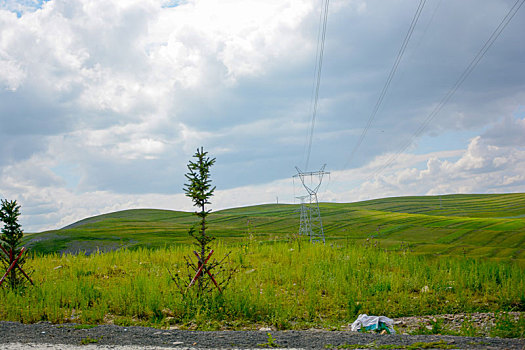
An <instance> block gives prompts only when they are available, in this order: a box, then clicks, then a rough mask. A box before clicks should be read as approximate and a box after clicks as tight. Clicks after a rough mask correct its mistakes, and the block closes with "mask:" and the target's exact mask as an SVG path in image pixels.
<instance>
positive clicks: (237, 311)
mask: <svg viewBox="0 0 525 350" xmlns="http://www.w3.org/2000/svg"><path fill="white" fill-rule="evenodd" d="M190 249H191V248H188V247H187V246H186V247H184V246H174V247H170V248H163V249H158V250H149V249H145V248H139V249H136V250H121V251H116V252H108V253H103V254H102V253H100V254H93V255H90V256H85V255H76V256H73V255H63V256H59V255H46V256H42V257H34V258H33V259H31V260H30V261H29V262H28V265H29V266H31V267H32V268H33V270H34V275H33V276H34V280H35V282H36V283H35V284H36V286H35V287H28V288H26V289H25V290H22V291H17V292H13V291H11V290H9V289H1V290H0V300H1V303H0V319H2V320H12V321H21V322H25V323H33V322H38V321H51V322H53V323H63V322H77V323H86V324H99V323H107V322H113V323H116V324H121V325H132V324H137V325H152V326H168V325H175V324H176V325H179V326H180V327H183V328H184V327H191V328H201V329H216V328H219V327H226V328H228V327H229V328H242V327H243V326H247V327H254V325H257V324H266V325H272V326H275V327H277V328H279V329H285V328H304V327H311V326H318V327H332V326H334V327H338V326H339V325H342V324H345V323H348V322H351V321H353V320H354V319H355V317H356V316H357V314H358V313H368V314H376V315H387V316H389V317H400V316H412V315H424V314H436V313H457V312H475V311H525V273H524V269H523V268H522V267H520V266H519V265H517V264H512V263H501V262H500V263H496V262H491V261H482V260H474V259H468V258H446V259H445V258H437V257H434V258H430V257H424V256H420V255H411V254H403V253H396V252H385V251H384V250H380V249H377V248H374V247H363V246H361V245H348V246H343V245H334V246H330V245H326V246H324V245H310V244H302V245H301V247H300V249H299V246H298V245H296V244H291V243H278V242H277V243H275V242H255V241H250V242H246V243H245V244H242V245H234V246H225V245H221V244H219V246H218V247H217V249H216V251H217V253H216V254H218V255H224V254H225V253H226V252H227V251H232V253H231V259H232V263H233V264H235V265H236V266H238V267H239V270H238V272H237V274H236V275H235V277H234V279H233V281H232V283H231V285H230V286H229V288H228V289H227V290H226V291H225V293H224V294H222V295H220V294H214V295H211V296H207V297H201V298H200V299H199V298H198V297H196V296H195V295H192V294H191V293H189V294H187V295H186V296H182V295H181V294H180V293H179V292H178V291H177V288H176V286H175V285H174V284H173V282H172V281H171V279H170V276H169V273H168V269H170V270H171V271H172V272H176V271H178V270H181V269H182V268H183V266H184V264H183V255H185V254H188V253H189V250H190Z"/></svg>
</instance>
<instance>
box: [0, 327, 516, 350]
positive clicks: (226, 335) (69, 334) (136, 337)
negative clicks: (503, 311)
mask: <svg viewBox="0 0 525 350" xmlns="http://www.w3.org/2000/svg"><path fill="white" fill-rule="evenodd" d="M268 333H269V332H267V331H210V332H203V331H182V330H160V329H156V328H147V327H120V326H115V325H101V326H96V327H93V328H89V329H85V328H84V329H83V328H82V327H78V326H77V325H75V324H63V325H53V324H50V323H37V324H32V325H27V324H21V323H17V322H4V321H2V322H0V349H7V348H8V345H15V344H27V345H28V347H26V348H30V347H32V345H30V344H35V346H37V347H38V344H40V345H42V346H41V347H43V348H46V347H47V346H46V345H45V344H69V345H76V346H80V345H84V344H85V345H86V346H87V347H86V349H89V348H91V347H92V345H97V346H99V345H100V346H106V348H111V347H115V346H119V347H120V346H135V347H137V348H141V347H148V346H149V347H161V348H183V349H184V348H185V349H187V348H199V349H233V348H244V349H246V348H248V349H257V348H264V347H271V346H274V347H278V348H300V349H327V348H337V347H339V348H345V347H347V348H357V345H358V344H359V345H361V346H363V348H372V349H373V348H380V347H381V346H387V345H388V346H389V347H388V348H390V349H396V348H399V349H406V348H407V347H408V346H411V345H412V346H413V345H414V344H415V343H421V344H422V345H421V347H424V346H430V348H432V344H434V345H435V348H445V346H446V348H455V349H520V350H521V349H525V339H500V338H482V337H455V336H440V335H401V334H392V335H389V334H385V335H379V334H363V333H355V332H349V331H323V330H306V331H271V332H270V333H271V337H272V339H273V340H271V339H270V338H269V336H268ZM88 345H89V346H88ZM9 348H10V349H14V348H13V347H9ZM58 348H67V347H58ZM383 348H385V347H383ZM416 348H417V345H416Z"/></svg>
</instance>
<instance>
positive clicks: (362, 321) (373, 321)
mask: <svg viewBox="0 0 525 350" xmlns="http://www.w3.org/2000/svg"><path fill="white" fill-rule="evenodd" d="M381 324H383V325H384V327H381ZM361 328H364V329H365V330H367V331H368V330H376V329H377V330H381V329H382V328H383V329H384V328H388V331H389V333H391V334H394V333H395V332H396V331H395V330H394V320H392V319H391V318H388V317H386V316H368V315H366V314H361V315H359V317H358V318H357V320H355V321H354V323H352V327H351V329H352V331H353V332H357V331H359V330H360V329H361Z"/></svg>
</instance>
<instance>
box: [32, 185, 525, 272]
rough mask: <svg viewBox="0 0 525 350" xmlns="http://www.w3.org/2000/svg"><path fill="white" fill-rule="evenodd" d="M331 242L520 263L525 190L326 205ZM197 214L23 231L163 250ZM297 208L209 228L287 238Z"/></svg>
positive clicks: (71, 246)
mask: <svg viewBox="0 0 525 350" xmlns="http://www.w3.org/2000/svg"><path fill="white" fill-rule="evenodd" d="M320 206H321V214H322V219H323V224H324V228H325V235H326V237H327V241H328V242H329V243H334V242H350V241H353V242H355V243H361V242H364V241H365V240H366V239H367V238H374V239H375V240H377V241H379V243H380V245H381V247H382V248H385V249H389V250H399V249H401V246H402V245H403V246H405V247H406V246H408V247H409V249H410V251H412V252H414V253H421V254H434V255H444V256H471V257H477V258H489V259H493V260H517V261H519V262H520V263H521V264H523V265H525V194H523V193H513V194H495V195H447V196H424V197H397V198H385V199H377V200H371V201H365V202H357V203H343V204H339V203H321V205H320ZM194 222H195V218H194V215H193V214H192V213H185V212H176V211H169V210H154V209H135V210H125V211H121V212H116V213H109V214H104V215H100V216H96V217H92V218H88V219H85V220H82V221H79V222H77V223H75V224H72V225H70V226H68V227H66V228H64V229H61V230H54V231H47V232H42V233H34V234H28V235H26V242H27V245H28V246H29V247H30V248H31V249H32V251H33V252H37V253H46V254H47V253H53V252H73V253H75V252H79V251H86V252H93V251H96V250H97V249H98V250H100V251H109V250H115V249H119V248H123V247H127V248H137V247H148V248H162V247H166V246H171V245H185V244H187V243H189V242H191V240H190V238H189V236H188V234H187V232H188V228H189V227H190V226H191V225H192V223H194ZM298 226H299V213H298V206H297V205H275V204H273V205H271V204H268V205H259V206H252V207H243V208H235V209H228V210H221V211H216V212H212V214H211V215H210V216H209V232H210V233H211V234H212V235H214V236H216V237H217V238H218V239H219V240H222V241H223V242H225V243H235V242H241V241H242V240H244V239H246V238H247V237H248V236H251V237H254V238H256V239H258V240H267V241H272V242H273V241H286V240H288V239H289V238H290V236H291V234H292V233H294V232H296V231H297V230H298Z"/></svg>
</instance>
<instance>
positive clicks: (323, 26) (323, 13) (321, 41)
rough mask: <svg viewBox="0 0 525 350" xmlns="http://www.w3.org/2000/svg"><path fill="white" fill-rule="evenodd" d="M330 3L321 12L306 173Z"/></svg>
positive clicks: (326, 2) (306, 163) (326, 0)
mask: <svg viewBox="0 0 525 350" xmlns="http://www.w3.org/2000/svg"><path fill="white" fill-rule="evenodd" d="M329 3H330V0H325V2H324V7H323V9H322V11H321V18H322V23H319V25H320V27H319V28H320V30H319V33H318V36H317V55H316V71H315V72H314V81H315V84H316V85H315V90H314V91H313V92H312V95H313V96H312V99H313V107H312V109H313V111H312V120H311V125H310V131H309V134H308V135H307V146H306V161H305V171H306V170H307V169H308V163H309V162H310V154H311V152H312V139H313V136H314V128H315V117H316V115H317V106H318V100H319V87H320V85H321V70H322V68H323V56H324V43H325V38H326V23H327V21H328V5H329ZM315 75H316V76H315Z"/></svg>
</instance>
